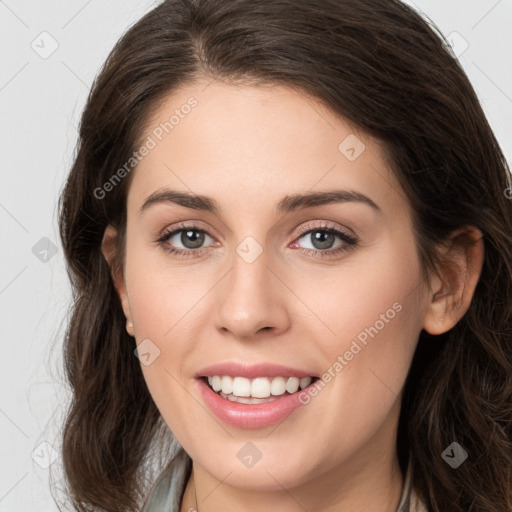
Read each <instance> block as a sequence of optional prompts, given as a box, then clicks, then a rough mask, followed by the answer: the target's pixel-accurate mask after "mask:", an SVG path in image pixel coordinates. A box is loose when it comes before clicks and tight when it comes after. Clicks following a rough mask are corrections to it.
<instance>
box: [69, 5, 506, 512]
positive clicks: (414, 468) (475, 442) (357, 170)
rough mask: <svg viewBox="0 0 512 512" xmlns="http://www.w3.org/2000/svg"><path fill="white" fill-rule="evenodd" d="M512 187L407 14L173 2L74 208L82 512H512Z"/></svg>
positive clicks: (83, 167)
mask: <svg viewBox="0 0 512 512" xmlns="http://www.w3.org/2000/svg"><path fill="white" fill-rule="evenodd" d="M510 186H511V183H510V175H509V169H508V167H507V164H506V162H505V159H504V157H503V154H502V151H501V149H500V147H499V145H498V143H497V141H496V139H495V137H494V135H493V133H492V130H491V128H490V127H489V124H488V122H487V120H486V119H485V116H484V113H483V111H482V109H481V106H480V105H479V102H478V100H477V97H476V95H475V93H474V90H473V88H472V87H471V84H470V83H469V81H468V79H467V77H466V75H465V74H464V72H463V70H462V69H461V67H460V65H459V64H458V62H457V61H456V60H455V59H454V57H453V56H452V54H451V53H450V52H449V51H448V50H447V49H446V46H445V45H444V44H443V39H442V37H440V35H438V34H436V33H435V32H434V30H433V29H432V28H431V27H430V26H429V25H428V24H427V23H426V22H425V21H424V20H423V19H422V18H421V17H420V16H419V15H418V14H417V13H415V12H414V11H413V10H412V9H410V8H409V7H407V6H405V5H404V4H402V3H400V2H398V1H392V0H369V1H366V2H360V1H359V0H336V1H334V0H322V1H319V0H300V1H296V0H293V1H292V0H280V1H279V2H276V1H275V0H260V1H258V2H251V1H249V0H229V1H228V0H222V1H219V0H196V1H194V0H166V1H164V2H163V3H162V4H161V5H159V6H158V7H156V8H155V9H154V10H152V11H151V12H150V13H148V14H147V15H146V16H145V17H144V18H143V19H141V20H140V21H139V22H138V23H137V24H135V25H134V26H133V27H132V28H131V29H130V30H129V31H128V32H127V33H126V34H125V35H124V36H123V37H122V39H121V40H120V41H119V42H118V44H117V45H116V47H115V48H114V50H113V52H112V53H111V55H110V56H109V58H108V60H107V62H106V63H105V66H104V68H103V69H102V71H101V73H100V75H99V76H98V78H97V79H96V81H95V83H94V86H93V89H92V91H91V95H90V97H89V99H88V103H87V105H86V108H85V110H84V113H83V117H82V121H81V125H80V142H79V148H78V152H77V155H76V160H75V162H74V165H73V168H72V170H71V172H70V175H69V177H68V180H67V183H66V186H65V189H64V191H63V193H62V197H61V204H60V229H61V237H62V241H63V245H64V248H65V253H66V258H67V262H68V265H69V272H70V276H71V279H72V284H73V287H74V292H75V293H74V308H73V313H72V316H71V319H70V323H69V328H68V331H67V335H66V351H65V357H66V365H67V374H68V378H69V382H70V385H71V387H72V390H73V393H74V400H73V402H72V405H71V407H70V409H69V413H68V417H67V422H66V425H65V428H64V433H63V460H64V467H65V471H66V476H67V480H68V483H69V493H70V497H71V499H72V501H73V504H74V506H75V508H76V509H77V510H109V511H127V510H140V509H141V508H143V510H144V511H146V512H153V511H156V510H172V511H180V512H185V511H187V510H188V511H191V510H198V511H199V512H205V511H208V512H216V511H221V510H222V511H224V510H234V509H235V508H236V510H239V511H243V510H251V511H261V510H279V511H285V512H288V511H290V512H292V511H299V510H308V511H319V512H320V511H328V510H329V511H331V510H365V511H399V512H406V511H410V512H413V511H425V510H429V511H430V510H431V511H436V512H440V511H442V512H445V511H447V510H450V511H452V512H467V511H473V512H476V511H482V512H483V511H487V512H489V511H492V512H503V511H505V510H511V509H512V486H511V459H512V451H511V450H512V445H511V421H510V420H511V412H512V407H511V393H512V373H511V366H512V345H511V343H510V342H511V332H512V330H511V327H512V324H511V313H512V308H511V306H512V299H511V297H512V290H511V283H512V279H511V274H512V268H511V262H512V255H511V246H512V244H511V242H512V239H511V233H512V208H511V203H510V200H509V199H507V190H508V189H509V188H510ZM158 475H159V476H158ZM157 476H158V478H157Z"/></svg>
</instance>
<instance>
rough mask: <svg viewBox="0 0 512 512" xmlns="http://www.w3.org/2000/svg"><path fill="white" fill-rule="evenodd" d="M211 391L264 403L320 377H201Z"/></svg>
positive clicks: (228, 397) (237, 399)
mask: <svg viewBox="0 0 512 512" xmlns="http://www.w3.org/2000/svg"><path fill="white" fill-rule="evenodd" d="M199 380H201V381H202V382H203V383H204V384H205V385H206V386H208V387H209V388H210V389H211V391H213V392H214V393H216V394H217V395H218V396H220V397H221V398H223V399H225V400H228V401H230V402H237V403H241V404H263V403H267V402H273V401H276V400H279V399H281V398H284V397H285V396H290V395H294V394H296V393H298V392H299V391H302V390H303V389H305V388H307V387H308V386H310V385H312V384H314V383H315V382H317V381H318V380H319V377H316V376H310V377H300V378H299V377H282V376H276V377H264V376H262V377H255V378H252V379H249V378H246V377H241V376H235V377H233V376H230V375H211V376H202V377H199Z"/></svg>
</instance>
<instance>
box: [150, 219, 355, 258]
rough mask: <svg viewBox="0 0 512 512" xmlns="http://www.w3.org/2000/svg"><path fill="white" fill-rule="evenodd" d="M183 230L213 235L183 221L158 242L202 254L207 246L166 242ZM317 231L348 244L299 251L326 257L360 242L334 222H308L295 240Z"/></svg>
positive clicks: (172, 250)
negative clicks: (315, 223)
mask: <svg viewBox="0 0 512 512" xmlns="http://www.w3.org/2000/svg"><path fill="white" fill-rule="evenodd" d="M181 231H199V232H202V233H206V234H207V235H208V236H211V235H209V233H208V232H207V231H205V230H204V229H202V228H200V227H199V226H197V225H195V224H184V223H182V224H180V225H179V226H177V228H176V229H173V230H172V231H171V230H168V231H166V232H165V233H164V234H163V235H162V236H161V237H160V238H159V239H158V240H157V241H156V242H157V243H158V244H159V245H160V246H161V247H162V249H164V250H165V251H167V252H169V253H171V254H175V255H178V256H180V257H183V258H188V257H195V256H196V255H197V253H199V254H202V253H203V252H204V250H206V249H207V248H206V247H202V248H199V249H187V250H184V249H176V248H174V247H171V246H169V244H167V243H166V242H167V241H168V240H169V239H170V238H172V237H173V236H174V235H176V234H177V233H180V232H181ZM316 231H322V232H325V233H331V234H333V235H336V236H338V237H339V238H341V239H342V240H343V241H344V242H345V244H346V245H342V246H340V247H338V248H336V249H327V250H325V251H322V250H320V249H304V248H299V251H300V252H302V253H303V254H306V255H308V256H313V257H315V258H324V257H326V256H327V257H330V256H334V255H337V254H341V253H344V252H347V251H349V250H351V249H353V248H355V247H356V246H357V244H358V242H359V240H358V238H357V237H354V236H352V235H348V234H347V233H345V232H343V231H340V230H339V229H337V228H336V227H335V226H334V225H333V224H329V223H324V224H322V225H321V226H312V225H310V224H308V225H306V226H304V227H302V228H301V229H300V230H299V233H298V235H297V237H296V238H295V239H294V241H295V240H299V239H300V238H303V237H304V235H307V234H310V233H314V232H316ZM194 253H195V254H194Z"/></svg>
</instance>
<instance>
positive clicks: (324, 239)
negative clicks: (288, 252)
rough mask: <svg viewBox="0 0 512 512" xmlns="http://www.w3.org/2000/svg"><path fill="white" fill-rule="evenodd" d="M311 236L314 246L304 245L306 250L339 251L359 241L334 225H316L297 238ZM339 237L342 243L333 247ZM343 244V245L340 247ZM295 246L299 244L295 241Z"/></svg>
mask: <svg viewBox="0 0 512 512" xmlns="http://www.w3.org/2000/svg"><path fill="white" fill-rule="evenodd" d="M306 237H309V240H310V241H311V243H312V245H313V247H302V248H303V249H304V250H305V251H313V252H326V253H329V252H338V251H343V250H347V249H349V248H350V247H351V246H353V245H355V244H356V243H357V240H356V239H355V238H354V237H353V236H350V235H347V234H346V233H344V232H343V231H340V230H338V229H335V228H333V227H316V228H313V229H310V230H308V231H306V232H303V233H302V234H301V235H300V237H298V238H297V240H301V239H302V238H306ZM336 238H338V239H340V240H342V242H344V243H341V244H338V247H336V248H333V245H334V243H335V239H336ZM340 245H341V247H340ZM294 246H297V244H296V243H295V244H294Z"/></svg>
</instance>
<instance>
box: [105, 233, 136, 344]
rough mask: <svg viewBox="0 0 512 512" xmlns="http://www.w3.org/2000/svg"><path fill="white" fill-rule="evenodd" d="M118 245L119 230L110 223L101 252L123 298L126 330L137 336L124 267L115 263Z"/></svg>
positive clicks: (121, 298) (118, 292)
mask: <svg viewBox="0 0 512 512" xmlns="http://www.w3.org/2000/svg"><path fill="white" fill-rule="evenodd" d="M117 245H118V244H117V230H116V229H115V228H114V227H113V226H112V225H110V224H109V225H108V226H107V227H106V229H105V233H104V234H103V240H102V242H101V252H102V253H103V256H104V257H105V259H106V260H107V263H108V265H109V267H110V272H111V274H112V280H113V281H114V287H115V289H116V291H117V294H118V295H119V299H120V300H121V305H122V308H123V311H124V315H125V316H126V330H127V332H128V334H129V335H130V336H135V333H134V329H133V321H132V313H131V309H130V302H129V301H128V293H127V292H126V283H125V279H124V274H123V269H122V268H118V267H117V265H116V264H115V256H116V251H117Z"/></svg>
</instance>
